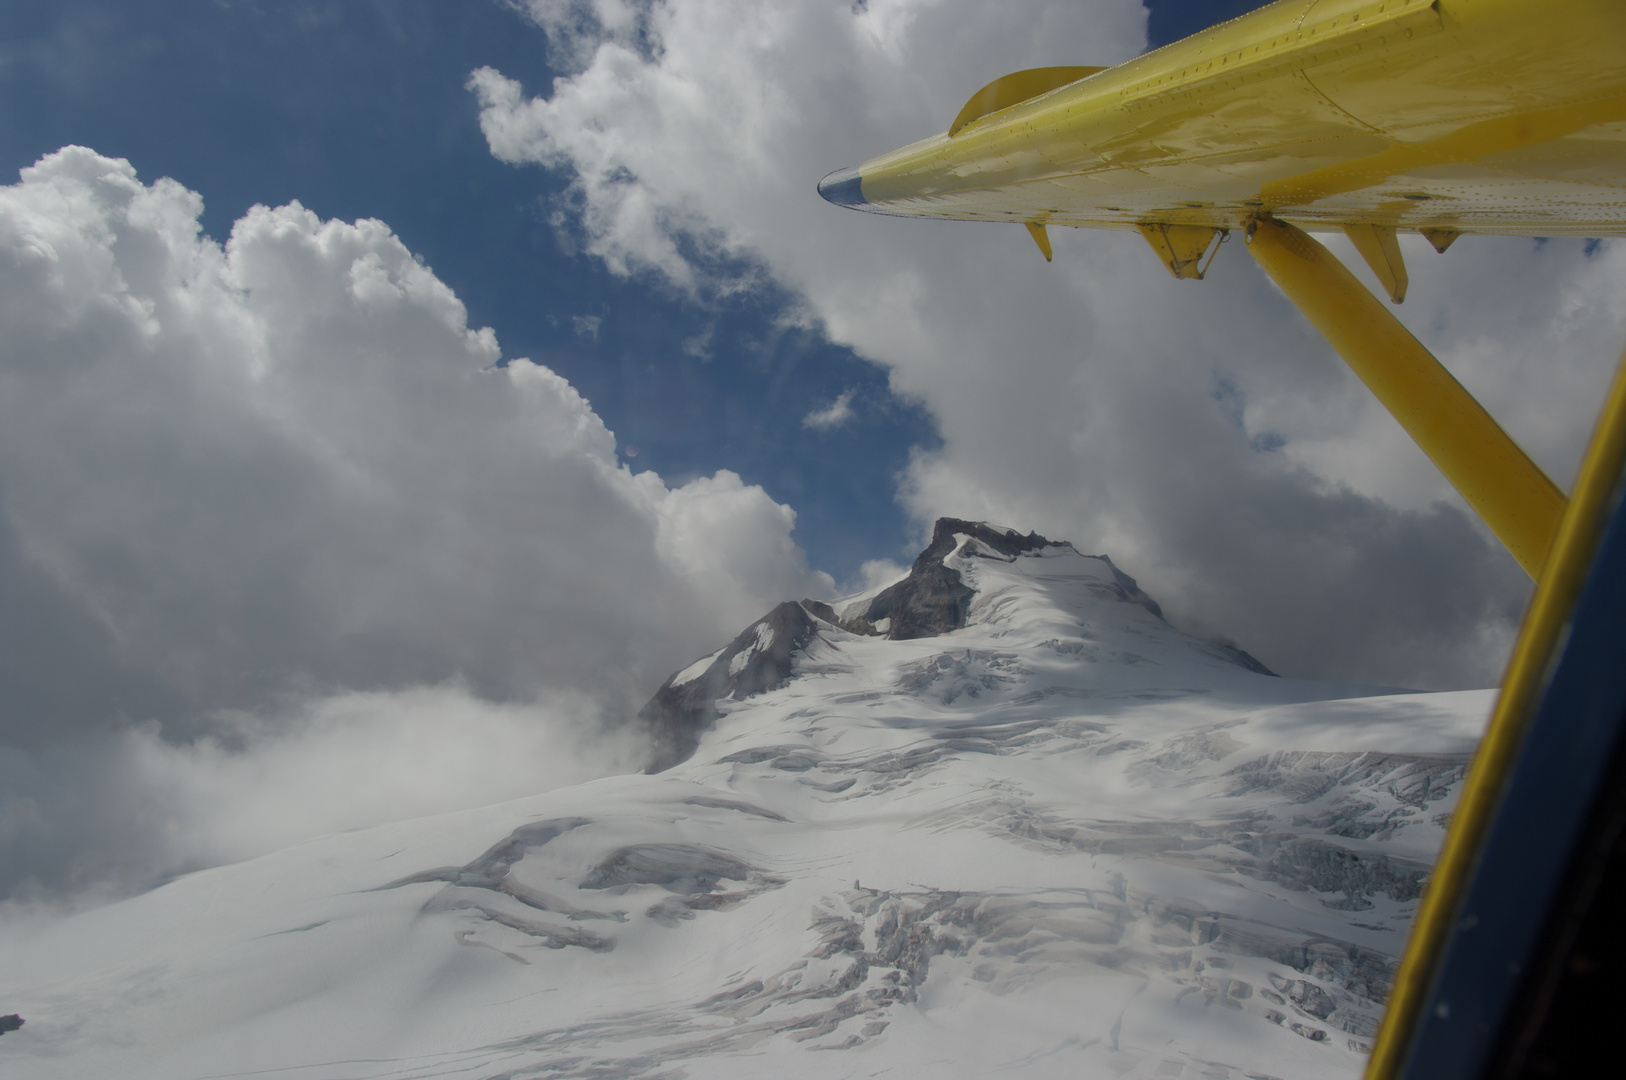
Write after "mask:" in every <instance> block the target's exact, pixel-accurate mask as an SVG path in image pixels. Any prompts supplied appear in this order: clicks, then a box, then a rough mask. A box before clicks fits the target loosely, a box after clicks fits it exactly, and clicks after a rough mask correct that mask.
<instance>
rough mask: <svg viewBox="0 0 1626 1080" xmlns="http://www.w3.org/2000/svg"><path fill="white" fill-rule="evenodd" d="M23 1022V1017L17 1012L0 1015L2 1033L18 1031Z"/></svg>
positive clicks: (0, 1032) (0, 1030)
mask: <svg viewBox="0 0 1626 1080" xmlns="http://www.w3.org/2000/svg"><path fill="white" fill-rule="evenodd" d="M23 1024H24V1020H23V1018H22V1017H20V1016H18V1015H17V1014H16V1013H12V1014H11V1015H10V1016H0V1035H4V1034H5V1033H6V1032H8V1031H16V1030H17V1029H18V1028H20V1027H22V1026H23Z"/></svg>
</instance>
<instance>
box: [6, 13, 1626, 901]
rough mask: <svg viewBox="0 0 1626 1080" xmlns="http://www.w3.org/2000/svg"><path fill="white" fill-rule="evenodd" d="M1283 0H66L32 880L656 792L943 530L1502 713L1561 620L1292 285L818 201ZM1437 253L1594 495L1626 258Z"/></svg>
mask: <svg viewBox="0 0 1626 1080" xmlns="http://www.w3.org/2000/svg"><path fill="white" fill-rule="evenodd" d="M1247 6H1248V5H1247V4H1246V3H1245V2H1244V3H1237V2H1234V0H1233V2H1228V3H1215V4H1200V3H1161V2H1160V3H1155V4H1152V5H1150V10H1149V11H1148V10H1147V9H1146V8H1144V7H1142V6H1141V5H1140V4H1139V3H1137V2H1136V0H1088V2H1084V0H1011V2H1010V3H1009V4H1001V5H993V4H987V3H985V2H984V0H868V2H867V3H859V4H851V3H847V2H844V0H775V2H774V3H771V4H769V3H758V2H756V0H665V2H659V3H657V2H654V0H512V2H509V3H500V2H497V0H459V2H451V0H444V2H430V0H373V2H361V0H355V2H317V0H308V2H287V3H272V2H261V3H250V2H233V0H151V2H144V3H140V4H136V3H112V2H106V0H55V2H49V3H47V2H43V0H12V2H11V3H10V4H8V6H7V9H6V18H5V19H4V20H3V22H0V171H3V172H4V174H5V175H4V176H3V177H0V612H3V613H4V614H3V615H0V807H3V808H4V815H3V816H0V897H3V896H4V895H7V894H11V895H29V894H30V892H29V890H36V891H38V890H41V889H43V890H45V891H46V892H48V893H49V892H52V891H60V890H68V891H73V890H83V889H92V890H94V889H97V888H103V887H107V888H112V889H114V890H115V891H116V890H117V889H120V888H133V887H139V886H140V885H141V884H143V883H146V882H150V881H151V880H153V879H154V878H155V877H157V876H161V875H163V874H165V873H174V872H179V871H180V870H183V869H186V868H189V867H196V866H200V865H207V864H209V863H212V862H219V861H222V860H227V859H234V858H242V857H246V856H248V855H252V854H255V853H258V852H261V851H265V850H270V849H271V848H272V847H274V846H276V845H277V844H280V843H287V842H292V841H294V840H297V839H299V838H301V837H302V836H305V835H313V834H315V833H317V832H320V831H322V830H323V829H334V828H349V827H355V826H359V825H364V824H367V823H370V822H373V821H383V820H391V819H394V818H399V817H402V816H405V815H407V814H414V813H430V812H434V811H437V810H445V809H452V808H455V807H458V806H470V805H477V804H481V803H483V802H488V801H490V800H492V799H497V798H504V797H513V796H517V795H520V794H525V793H529V792H533V791H535V790H539V789H540V788H542V787H547V786H552V785H555V784H562V783H568V782H572V781H574V780H579V779H581V778H583V777H587V776H592V775H602V774H603V773H605V772H609V771H614V770H615V769H620V768H627V767H630V766H632V765H635V764H636V763H637V761H638V749H637V746H636V745H635V744H636V739H635V738H633V739H632V740H631V741H630V742H629V738H630V736H629V735H628V732H627V729H626V726H625V722H626V721H627V719H628V718H629V717H631V716H632V715H633V714H634V713H635V712H636V710H637V708H638V706H639V705H640V704H642V702H643V701H644V700H646V699H647V697H648V696H649V694H650V693H652V692H653V690H654V689H655V688H656V687H657V686H658V685H659V684H660V682H661V681H662V679H664V678H665V676H666V675H667V674H669V673H670V672H672V671H674V670H677V669H679V668H681V667H683V666H685V665H686V664H688V663H690V662H691V661H693V660H694V659H695V658H696V657H698V656H700V655H703V654H705V653H708V652H710V651H712V650H714V649H716V648H717V647H718V646H720V645H721V644H723V643H724V642H726V641H727V640H729V639H730V638H731V637H732V636H733V635H734V634H735V633H737V632H738V630H739V629H740V628H741V627H743V626H744V625H746V624H747V623H749V622H750V621H751V620H752V619H754V618H756V617H757V616H759V615H760V614H761V613H762V612H764V611H766V610H768V609H769V608H770V607H772V606H773V605H774V604H775V603H777V602H778V601H780V600H783V599H786V598H788V597H793V596H803V595H825V596H828V595H830V594H832V593H834V592H836V591H838V590H839V589H840V588H842V587H845V586H848V585H851V584H854V583H855V582H858V581H861V580H873V579H875V578H876V577H877V575H885V574H887V573H889V572H896V571H898V569H899V568H900V566H901V565H902V564H906V563H907V562H908V560H909V559H910V558H911V557H912V556H913V554H914V553H915V551H916V550H918V547H919V545H920V544H921V542H922V540H923V538H924V536H925V535H926V533H927V531H928V530H929V527H930V523H931V521H932V520H933V519H934V518H935V517H937V516H939V515H953V516H959V517H966V518H973V519H985V520H993V521H997V522H1000V523H1002V524H1007V525H1012V526H1016V527H1018V528H1021V529H1023V530H1028V529H1032V530H1036V531H1038V532H1040V533H1042V534H1044V535H1047V536H1049V537H1052V538H1057V539H1067V540H1071V541H1073V542H1075V543H1076V544H1077V545H1078V546H1079V547H1080V549H1081V550H1084V551H1087V552H1091V553H1106V554H1109V555H1111V557H1112V558H1113V560H1114V562H1115V563H1116V564H1117V565H1118V566H1120V567H1122V568H1123V569H1125V570H1126V571H1127V572H1128V573H1130V574H1132V575H1133V576H1135V577H1136V578H1137V579H1138V580H1139V581H1140V583H1141V585H1142V586H1143V587H1144V588H1145V589H1146V591H1147V592H1149V593H1150V594H1151V595H1153V596H1154V597H1156V598H1157V599H1158V601H1159V602H1160V603H1161V604H1162V606H1163V609H1164V610H1165V612H1167V613H1168V614H1169V617H1170V618H1171V620H1172V621H1173V622H1175V624H1176V625H1178V626H1180V627H1181V628H1183V629H1187V630H1192V631H1195V632H1197V633H1200V634H1204V635H1207V636H1211V637H1214V638H1216V639H1221V640H1226V641H1234V642H1236V643H1238V644H1240V645H1242V646H1243V647H1244V648H1246V649H1248V650H1249V651H1250V652H1252V653H1254V654H1255V655H1256V656H1258V657H1259V658H1260V659H1261V660H1263V661H1264V662H1265V663H1266V664H1267V665H1269V666H1270V667H1271V668H1273V669H1275V670H1277V671H1280V672H1282V673H1284V674H1288V675H1294V676H1299V677H1305V678H1316V679H1327V680H1334V681H1338V682H1341V683H1346V684H1364V685H1386V686H1412V687H1420V688H1429V689H1440V688H1446V689H1449V688H1466V687H1475V686H1485V685H1490V684H1493V683H1494V682H1495V681H1496V679H1497V678H1498V676H1499V673H1500V669H1501V664H1502V662H1503V658H1504V657H1505V655H1506V651H1507V649H1508V647H1509V645H1510V643H1511V641H1512V639H1513V635H1514V633H1515V632H1516V629H1517V625H1518V619H1519V616H1520V613H1521V611H1522V608H1523V605H1524V602H1525V599H1526V597H1527V595H1528V591H1529V583H1528V581H1527V579H1525V577H1524V576H1523V574H1522V573H1521V572H1520V571H1519V569H1518V567H1517V566H1516V565H1515V564H1514V563H1513V561H1512V560H1511V559H1510V558H1509V557H1508V556H1507V555H1506V553H1505V552H1503V551H1501V549H1500V548H1499V547H1498V546H1497V545H1496V543H1495V541H1494V539H1493V538H1491V537H1490V536H1489V534H1488V533H1487V532H1486V531H1485V530H1484V529H1483V527H1482V526H1480V525H1479V524H1478V523H1477V522H1476V521H1475V520H1474V519H1473V518H1472V517H1471V515H1469V514H1468V513H1467V512H1466V510H1465V508H1464V506H1463V505H1462V503H1461V501H1460V499H1458V498H1457V496H1456V495H1455V494H1454V493H1453V492H1452V491H1451V490H1450V489H1449V487H1448V486H1447V485H1445V484H1444V482H1443V480H1441V479H1440V477H1439V476H1438V474H1437V473H1436V472H1435V471H1434V470H1433V469H1432V467H1431V466H1430V465H1429V464H1428V463H1427V461H1426V460H1425V459H1423V458H1422V457H1421V455H1420V453H1419V452H1418V451H1417V450H1416V449H1415V447H1413V446H1412V445H1411V443H1410V442H1409V441H1408V440H1407V439H1406V437H1405V436H1404V434H1403V433H1402V432H1400V430H1399V429H1398V427H1397V426H1396V425H1395V424H1394V423H1393V421H1392V419H1391V418H1389V417H1388V416H1387V414H1385V413H1384V412H1383V411H1382V409H1381V408H1380V407H1379V406H1377V405H1376V404H1375V403H1374V402H1373V401H1372V400H1371V397H1370V395H1369V394H1368V393H1367V392H1366V391H1365V389H1364V387H1362V386H1361V385H1360V384H1359V383H1358V382H1357V381H1356V380H1355V379H1354V378H1353V377H1352V376H1351V375H1349V373H1348V372H1347V371H1346V370H1345V369H1344V367H1343V366H1342V364H1341V363H1340V362H1339V361H1338V360H1337V358H1336V357H1335V356H1334V355H1333V354H1332V353H1331V350H1330V349H1329V348H1328V347H1327V346H1326V344H1325V342H1324V341H1322V340H1321V339H1320V338H1319V337H1318V336H1317V335H1316V334H1315V333H1314V332H1313V330H1311V329H1310V327H1309V326H1308V324H1307V323H1305V322H1304V320H1303V319H1302V318H1301V317H1300V316H1299V315H1298V314H1297V313H1296V312H1295V311H1294V310H1293V309H1292V308H1291V306H1290V305H1288V304H1287V302H1286V300H1285V298H1283V297H1282V296H1281V294H1280V293H1279V292H1278V291H1277V290H1276V289H1275V287H1274V286H1273V285H1271V284H1270V283H1269V282H1268V281H1266V280H1265V279H1264V278H1263V276H1262V274H1260V273H1259V272H1258V270H1257V268H1256V267H1255V266H1253V264H1252V262H1251V260H1249V259H1248V258H1246V257H1245V256H1244V254H1243V252H1242V250H1241V245H1240V244H1230V245H1228V246H1227V247H1225V248H1224V249H1222V250H1221V252H1220V254H1219V255H1218V257H1217V259H1216V261H1215V264H1214V267H1213V269H1212V271H1211V272H1210V274H1209V275H1208V279H1207V280H1205V281H1203V282H1201V283H1194V282H1177V281H1174V280H1172V279H1171V278H1170V277H1169V276H1168V274H1167V273H1166V272H1165V271H1164V270H1163V269H1162V268H1161V267H1160V266H1159V265H1158V264H1157V262H1156V260H1155V259H1153V258H1152V257H1151V255H1150V253H1149V252H1148V250H1147V249H1146V247H1145V245H1144V243H1143V242H1142V241H1141V240H1140V238H1139V237H1138V236H1135V235H1134V234H1129V233H1124V234H1119V233H1101V232H1094V231H1088V232H1087V231H1064V230H1053V236H1052V239H1053V243H1054V245H1055V254H1056V259H1055V262H1054V264H1046V263H1045V262H1044V261H1043V260H1042V259H1041V258H1040V257H1039V255H1038V253H1037V252H1036V251H1035V249H1034V247H1033V244H1032V242H1031V240H1030V239H1029V238H1028V237H1027V235H1026V233H1025V231H1024V230H1019V229H1005V228H1002V227H1001V226H997V225H982V224H979V225H968V224H964V223H952V222H931V221H902V220H895V219H887V218H878V217H875V216H872V215H864V214H854V213H851V212H849V211H846V210H842V209H840V208H837V207H833V206H830V205H828V204H826V203H824V202H822V201H821V200H820V199H819V198H818V196H817V194H816V192H815V185H816V183H817V181H818V179H819V178H820V177H821V176H822V175H824V174H825V173H827V172H829V171H832V170H834V169H837V168H841V167H845V166H851V165H853V164H856V163H858V162H860V161H862V160H864V159H866V158H868V157H870V156H873V155H874V154H876V153H880V152H883V151H886V150H889V149H892V148H893V147H896V146H898V145H901V144H903V143H905V142H907V141H910V140H913V139H916V138H919V137H922V136H924V135H927V134H930V133H931V132H933V131H937V130H941V128H942V127H943V126H944V125H945V124H946V122H947V120H948V119H949V118H950V117H951V116H952V115H953V114H954V112H955V111H956V110H957V109H958V108H959V105H960V103H961V102H963V101H964V99H965V97H966V96H967V95H969V94H970V93H971V92H972V91H974V90H975V89H976V88H977V87H979V86H981V85H983V84H984V83H986V82H988V81H989V80H991V79H993V78H995V77H997V76H999V75H1001V74H1004V73H1006V72H1009V71H1012V70H1017V69H1020V68H1024V67H1035V66H1046V65H1054V64H1094V63H1100V64H1111V63H1117V62H1121V61H1122V60H1125V59H1128V58H1129V57H1132V56H1134V55H1136V54H1137V53H1139V52H1141V51H1142V50H1144V49H1145V48H1147V47H1148V46H1149V45H1157V44H1162V43H1164V42H1167V41H1170V40H1174V39H1177V38H1178V37H1180V36H1183V35H1185V34H1187V33H1191V32H1194V31H1196V30H1199V29H1201V28H1202V27H1203V26H1204V25H1206V24H1207V23H1209V22H1211V21H1215V20H1218V19H1221V18H1225V17H1229V16H1231V15H1234V14H1238V13H1240V12H1241V11H1243V10H1245V9H1246V7H1247ZM69 145H77V146H80V147H86V148H88V149H86V150H73V151H63V150H62V148H63V147H66V146H69ZM14 177H15V178H16V179H15V180H13V178H14ZM164 178H169V179H168V180H166V179H164ZM200 200H201V204H200ZM253 207H258V209H251V208H253ZM380 223H381V224H380ZM200 234H201V235H200ZM1329 244H1330V245H1331V246H1332V247H1333V248H1334V249H1335V250H1336V251H1338V252H1341V253H1342V254H1343V255H1344V257H1345V258H1346V259H1348V258H1350V257H1351V255H1352V253H1351V251H1350V250H1349V249H1348V248H1347V245H1344V244H1343V242H1342V240H1341V238H1333V239H1331V240H1329ZM1402 246H1403V248H1404V249H1405V251H1406V257H1407V260H1408V265H1409V266H1410V268H1411V293H1410V295H1409V296H1408V298H1407V301H1406V303H1405V305H1404V307H1403V308H1402V309H1399V310H1398V314H1399V316H1400V317H1401V319H1402V320H1403V321H1405V322H1406V323H1407V324H1408V325H1409V326H1410V327H1411V328H1412V329H1413V330H1414V332H1416V333H1417V334H1418V336H1419V337H1420V338H1421V339H1422V340H1423V341H1425V342H1426V343H1428V344H1429V345H1430V346H1431V347H1432V348H1433V349H1434V350H1435V351H1436V353H1437V354H1438V355H1439V356H1440V357H1441V358H1442V360H1443V361H1444V362H1445V363H1446V364H1447V366H1449V367H1450V368H1451V370H1452V371H1453V372H1455V373H1456V374H1457V375H1458V377H1459V378H1461V379H1462V380H1463V381H1464V382H1465V383H1466V384H1467V385H1468V386H1469V388H1470V389H1471V390H1473V391H1474V392H1475V393H1476V394H1477V395H1478V396H1479V397H1480V398H1481V400H1482V401H1484V402H1485V404H1486V405H1487V407H1488V408H1490V410H1491V411H1492V413H1493V414H1495V415H1496V416H1497V417H1498V418H1499V419H1501V420H1502V422H1503V423H1504V425H1505V426H1506V427H1507V428H1508V429H1509V431H1511V432H1512V433H1513V434H1514V436H1515V437H1516V438H1518V439H1519V440H1520V441H1521V442H1522V443H1523V445H1525V446H1526V448H1527V449H1528V450H1529V451H1530V452H1531V453H1532V455H1533V456H1534V457H1535V458H1536V460H1537V461H1538V462H1540V463H1541V464H1542V465H1543V466H1544V467H1545V468H1547V469H1548V470H1549V472H1550V473H1551V474H1552V475H1553V476H1554V478H1555V479H1556V480H1558V481H1559V482H1560V483H1561V484H1567V483H1568V481H1569V478H1570V473H1571V471H1572V470H1573V468H1574V466H1575V462H1576V461H1577V460H1578V457H1579V454H1580V451H1581V447H1582V445H1583V442H1584V439H1585V437H1586V432H1587V428H1588V422H1587V418H1588V417H1590V415H1591V411H1592V409H1593V408H1594V407H1595V402H1596V400H1597V397H1598V394H1599V393H1600V392H1601V390H1602V388H1603V386H1604V385H1605V384H1606V382H1607V379H1608V377H1609V374H1610V372H1611V370H1612V368H1613V364H1614V363H1615V361H1616V359H1617V358H1618V356H1619V350H1620V343H1621V341H1622V340H1626V287H1623V286H1626V245H1621V244H1619V243H1618V242H1607V241H1606V242H1604V243H1601V244H1587V243H1584V242H1582V241H1552V242H1550V243H1539V242H1532V241H1529V240H1523V239H1518V238H1489V237H1474V236H1469V237H1464V238H1462V239H1461V240H1459V241H1458V242H1457V244H1456V245H1454V246H1453V247H1452V249H1451V251H1450V253H1449V254H1447V255H1445V256H1438V255H1436V254H1434V253H1433V251H1432V249H1430V248H1428V246H1427V245H1426V243H1425V242H1424V241H1423V240H1422V239H1421V238H1420V237H1413V236H1408V237H1405V238H1403V239H1402ZM1357 272H1358V273H1363V274H1364V273H1365V271H1364V269H1360V268H1357ZM483 328H489V331H487V330H485V329H483ZM820 417H823V421H824V422H823V423H819V422H817V421H818V419H819V418H820ZM612 432H613V437H612V435H611V433H612ZM385 741H387V742H389V743H390V744H391V745H392V746H394V747H396V748H397V749H399V750H400V753H398V754H395V755H394V756H392V758H391V759H390V764H389V766H388V767H387V768H385V767H382V766H380V765H379V763H378V761H377V755H376V753H375V749H376V747H377V746H378V745H379V744H380V743H381V742H385ZM471 746H473V747H475V748H476V749H477V750H478V754H477V755H476V757H477V758H478V760H475V759H474V758H471V757H470V754H471V749H470V748H471ZM454 761H455V762H462V763H464V765H463V767H462V771H460V772H455V775H453V773H449V772H448V771H447V769H448V766H447V763H448V762H454ZM228 774H229V775H234V776H239V777H258V778H259V779H258V780H255V781H254V782H252V783H249V782H247V781H245V782H244V783H243V784H241V785H236V786H234V789H233V790H232V791H229V792H228V791H224V790H222V788H221V783H220V781H219V779H218V777H219V776H222V775H228ZM237 787H241V788H242V790H240V791H239V790H237V789H236V788H237ZM290 807H297V808H298V809H299V813H297V814H293V813H289V812H288V808H290ZM228 820H229V821H231V822H236V823H238V824H235V825H232V826H231V827H230V828H225V827H223V826H217V825H216V824H214V823H216V822H219V821H228ZM290 822H298V823H299V824H297V825H295V824H290ZM109 882H111V883H114V884H112V885H108V883H109Z"/></svg>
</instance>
